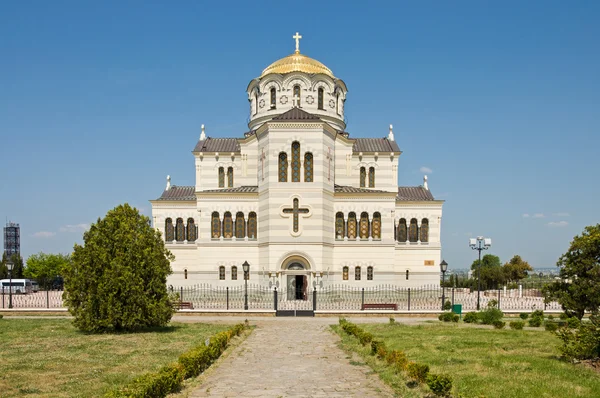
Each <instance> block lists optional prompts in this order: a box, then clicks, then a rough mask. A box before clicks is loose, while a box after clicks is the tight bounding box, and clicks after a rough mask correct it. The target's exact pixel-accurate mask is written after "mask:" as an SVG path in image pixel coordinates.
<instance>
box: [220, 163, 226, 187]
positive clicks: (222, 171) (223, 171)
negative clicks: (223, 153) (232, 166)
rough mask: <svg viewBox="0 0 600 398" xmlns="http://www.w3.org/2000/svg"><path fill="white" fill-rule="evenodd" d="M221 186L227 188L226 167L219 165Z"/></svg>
mask: <svg viewBox="0 0 600 398" xmlns="http://www.w3.org/2000/svg"><path fill="white" fill-rule="evenodd" d="M219 188H225V169H224V168H223V167H219Z"/></svg>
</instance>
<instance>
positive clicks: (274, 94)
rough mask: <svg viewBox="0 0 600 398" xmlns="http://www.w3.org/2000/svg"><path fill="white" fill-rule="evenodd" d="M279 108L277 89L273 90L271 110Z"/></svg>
mask: <svg viewBox="0 0 600 398" xmlns="http://www.w3.org/2000/svg"><path fill="white" fill-rule="evenodd" d="M276 107H277V90H276V89H275V87H273V88H272V89H271V109H275V108H276Z"/></svg>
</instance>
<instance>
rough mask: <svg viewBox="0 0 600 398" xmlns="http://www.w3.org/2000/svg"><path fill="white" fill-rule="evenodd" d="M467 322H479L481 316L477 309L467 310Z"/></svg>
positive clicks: (465, 320)
mask: <svg viewBox="0 0 600 398" xmlns="http://www.w3.org/2000/svg"><path fill="white" fill-rule="evenodd" d="M463 321H464V322H465V323H477V322H479V316H478V315H477V313H476V312H475V311H471V312H467V313H466V314H465V317H464V319H463Z"/></svg>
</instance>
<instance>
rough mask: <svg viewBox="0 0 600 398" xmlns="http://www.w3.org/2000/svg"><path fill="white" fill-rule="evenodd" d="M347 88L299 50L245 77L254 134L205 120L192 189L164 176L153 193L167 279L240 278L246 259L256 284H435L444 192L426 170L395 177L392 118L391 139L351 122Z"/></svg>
mask: <svg viewBox="0 0 600 398" xmlns="http://www.w3.org/2000/svg"><path fill="white" fill-rule="evenodd" d="M346 94H347V88H346V85H345V83H344V82H343V81H342V80H340V79H337V78H335V77H334V76H333V73H331V71H330V70H329V69H327V68H326V67H325V66H324V65H323V64H321V63H319V62H318V61H316V60H313V59H311V58H308V57H306V56H304V55H302V54H299V52H296V53H295V54H292V55H290V56H288V57H285V58H283V59H281V60H279V61H277V62H275V63H274V64H272V65H271V66H269V67H268V68H267V69H265V71H264V72H263V74H262V75H261V76H260V77H259V78H256V79H253V80H252V81H251V82H250V84H249V86H248V88H247V95H248V100H249V103H250V121H249V123H248V126H249V128H250V131H249V132H247V133H245V134H240V137H236V138H211V137H208V136H206V133H205V131H204V127H203V129H202V135H201V137H200V138H201V139H200V141H199V142H198V144H197V145H196V147H195V149H194V151H193V155H194V157H195V165H196V182H195V186H176V185H171V183H170V178H168V182H167V187H166V189H165V190H164V192H163V194H162V195H161V197H160V198H159V199H156V200H152V201H151V203H152V216H153V222H154V226H155V227H156V228H157V229H159V230H160V231H161V232H162V233H163V236H164V237H165V240H166V246H167V248H168V249H169V250H170V251H171V252H172V253H173V254H174V255H175V261H173V262H172V264H171V266H172V268H173V274H172V275H171V276H170V277H169V280H168V284H170V285H173V286H175V287H179V286H189V285H197V284H202V283H209V284H211V285H213V286H237V285H241V284H243V283H244V278H243V271H242V264H243V263H244V261H247V262H248V263H249V264H250V282H251V283H260V284H263V285H269V286H275V285H277V284H278V285H280V286H287V285H289V284H290V283H291V282H292V281H293V282H294V283H300V284H302V285H303V286H304V287H306V286H307V285H308V286H313V283H319V284H321V285H328V284H333V283H335V284H347V285H348V286H353V287H366V286H375V285H379V284H394V285H397V286H407V287H411V286H422V285H425V284H437V283H439V263H440V261H441V258H440V252H441V242H440V230H441V217H442V204H443V201H439V200H435V199H434V198H433V196H432V194H431V192H430V191H429V189H428V186H427V182H426V179H425V181H424V184H423V185H421V186H415V187H401V186H400V187H399V186H398V166H399V159H400V155H401V151H400V149H399V147H398V145H397V143H396V142H395V141H394V135H393V132H392V128H391V126H390V131H389V134H388V135H387V137H385V138H352V137H350V135H349V134H348V133H346V132H345V131H344V130H345V127H346V124H345V121H344V120H345V119H344V101H345V100H346ZM311 159H312V160H311ZM296 180H298V181H296ZM354 220H356V221H354ZM411 224H412V225H413V226H412V227H411ZM405 225H406V227H405ZM236 270H237V272H236ZM296 278H300V279H301V280H299V279H296Z"/></svg>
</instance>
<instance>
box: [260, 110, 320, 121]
mask: <svg viewBox="0 0 600 398" xmlns="http://www.w3.org/2000/svg"><path fill="white" fill-rule="evenodd" d="M272 120H286V121H297V120H321V119H319V117H318V116H315V115H313V114H312V113H308V112H306V111H303V110H302V109H300V108H292V109H290V110H289V111H287V112H284V113H282V114H281V115H278V116H275V117H274V118H273V119H272Z"/></svg>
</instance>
